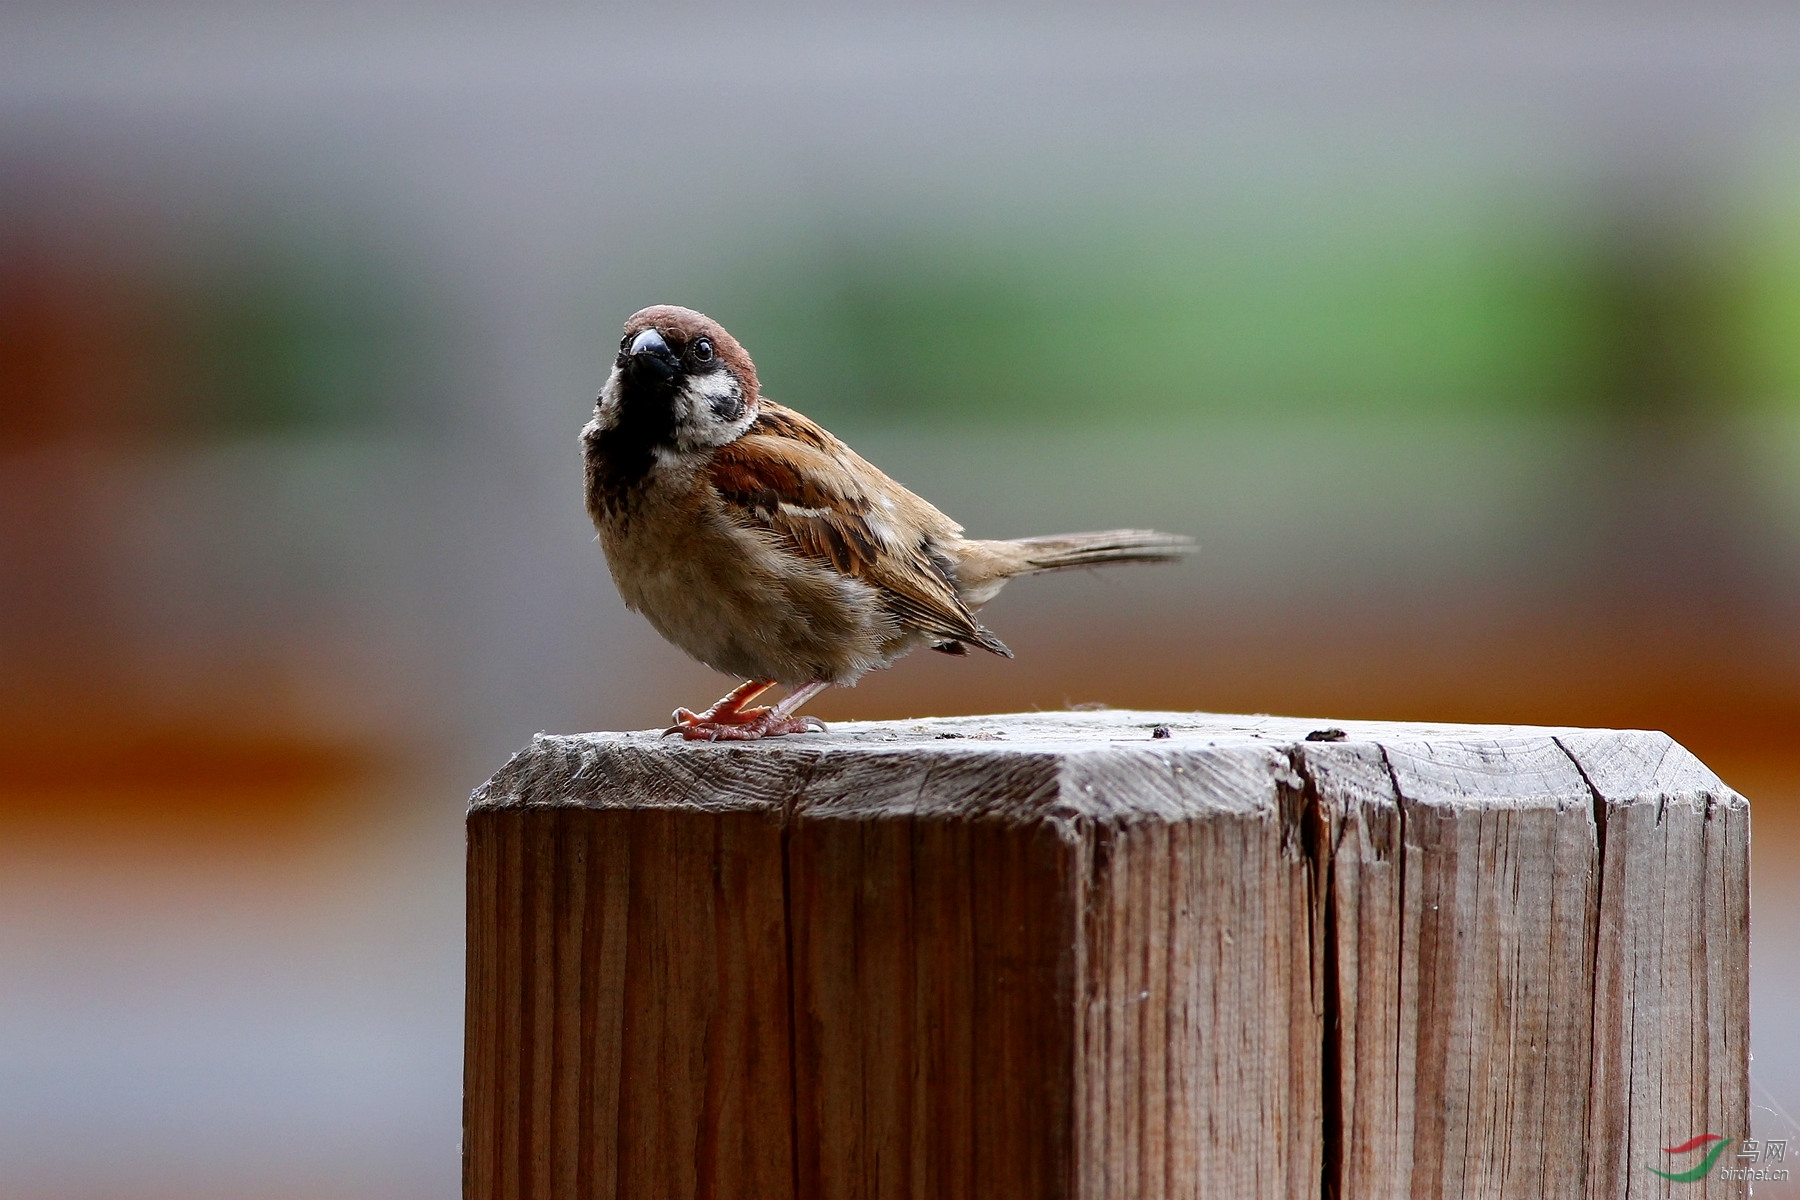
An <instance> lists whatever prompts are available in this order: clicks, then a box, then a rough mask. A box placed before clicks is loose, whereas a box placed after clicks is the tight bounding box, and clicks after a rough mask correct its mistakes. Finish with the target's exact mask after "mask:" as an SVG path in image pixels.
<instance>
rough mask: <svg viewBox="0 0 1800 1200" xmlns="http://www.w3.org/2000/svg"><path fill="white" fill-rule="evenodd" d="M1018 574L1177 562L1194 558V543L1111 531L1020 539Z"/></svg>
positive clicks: (1147, 531)
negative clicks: (1112, 565)
mask: <svg viewBox="0 0 1800 1200" xmlns="http://www.w3.org/2000/svg"><path fill="white" fill-rule="evenodd" d="M1011 544H1012V545H1013V546H1015V547H1017V548H1018V551H1019V559H1020V561H1021V566H1020V569H1019V570H1018V571H1017V574H1020V575H1027V574H1035V573H1037V572H1039V571H1062V570H1066V569H1068V568H1071V567H1097V566H1101V565H1103V564H1106V563H1128V562H1142V563H1157V562H1176V561H1178V560H1180V559H1183V558H1186V557H1187V556H1188V555H1190V554H1193V553H1194V552H1195V551H1196V550H1197V549H1198V547H1197V546H1195V545H1194V539H1193V538H1190V537H1182V536H1181V535H1180V534H1175V533H1158V532H1157V531H1156V530H1154V529H1109V530H1107V531H1105V532H1104V533H1059V534H1053V535H1051V536H1050V537H1032V538H1020V539H1019V540H1017V541H1015V542H1013V543H1011Z"/></svg>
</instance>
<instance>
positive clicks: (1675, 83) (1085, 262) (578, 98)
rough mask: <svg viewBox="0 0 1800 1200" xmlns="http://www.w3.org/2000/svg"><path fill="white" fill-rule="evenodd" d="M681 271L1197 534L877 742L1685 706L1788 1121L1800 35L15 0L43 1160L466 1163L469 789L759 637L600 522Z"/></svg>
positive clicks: (1027, 471) (918, 473) (23, 752)
mask: <svg viewBox="0 0 1800 1200" xmlns="http://www.w3.org/2000/svg"><path fill="white" fill-rule="evenodd" d="M655 302H673V303H680V304H686V305H690V306H692V307H696V308H700V309H703V310H705V311H707V312H709V313H710V314H712V315H713V316H715V317H717V318H719V319H720V320H721V321H722V322H723V323H724V324H725V325H726V326H727V327H728V328H730V329H731V330H732V331H733V332H734V333H736V334H737V336H738V337H739V338H740V339H741V340H742V341H743V342H744V343H745V344H746V346H747V347H748V348H749V349H750V351H751V353H752V354H753V355H754V356H755V357H756V361H757V365H758V368H759V371H760V374H761V376H762V379H763V381H764V388H765V391H766V392H767V393H768V394H769V395H771V396H773V397H774V398H776V399H778V400H780V401H782V402H784V403H787V404H791V405H793V406H795V407H798V408H800V409H801V410H803V411H805V412H807V413H809V414H811V415H813V416H816V417H818V418H820V419H821V420H823V421H825V422H826V423H827V424H828V425H830V426H831V427H832V428H833V429H834V430H835V431H836V432H837V433H839V434H840V435H842V436H844V437H845V438H846V439H847V440H849V441H850V442H851V443H852V444H853V445H855V446H856V447H857V448H858V449H859V450H861V451H862V452H863V453H864V454H865V455H867V456H868V457H870V458H872V459H874V460H875V461H876V462H877V463H878V464H880V465H881V466H882V467H883V468H884V469H886V470H887V471H888V472H889V473H890V474H892V475H894V476H895V477H896V478H898V479H899V480H901V481H902V482H904V483H906V484H908V485H909V486H912V487H913V488H915V489H916V490H918V491H920V492H922V493H923V494H924V495H925V496H927V497H928V498H929V499H931V500H932V501H934V502H935V503H937V504H938V505H939V506H940V507H942V508H944V509H945V510H946V511H948V512H950V513H951V514H952V515H954V516H956V517H958V518H959V519H960V520H962V521H963V522H964V523H965V524H966V525H967V526H968V527H969V528H970V531H971V533H973V534H976V535H982V536H1008V535H1018V534H1025V533H1047V532H1058V531H1062V530H1065V529H1081V528H1106V527H1111V526H1119V525H1140V524H1141V525H1156V526H1159V527H1162V528H1166V529H1173V530H1178V531H1182V532H1187V533H1191V534H1193V535H1195V536H1196V537H1197V538H1198V539H1199V540H1200V542H1201V543H1202V547H1203V551H1202V554H1201V556H1200V558H1199V559H1198V560H1197V561H1196V562H1194V563H1193V564H1190V565H1186V566H1182V567H1176V568H1158V569H1154V570H1143V571H1130V572H1123V571H1121V572H1111V573H1106V574H1090V575H1076V576H1074V577H1059V578H1055V579H1046V580H1037V581H1031V582H1028V583H1025V584H1022V585H1020V586H1018V587H1016V588H1014V589H1011V590H1009V592H1008V594H1007V595H1006V597H1005V598H1004V599H1003V600H1001V601H1000V602H998V603H997V604H996V605H995V606H994V607H993V608H992V609H990V610H989V612H988V614H987V615H988V617H989V618H990V619H989V622H988V623H989V624H991V625H992V626H993V627H994V628H995V629H996V630H998V631H999V632H1000V633H1001V634H1002V636H1004V637H1005V638H1006V639H1007V641H1008V642H1009V644H1011V645H1012V647H1013V648H1014V649H1015V650H1016V651H1017V652H1018V660H1017V661H1016V662H1003V661H999V660H993V661H976V660H975V659H973V658H971V659H966V660H955V659H947V658H943V657H942V656H936V655H920V656H916V657H915V658H914V659H911V660H908V661H906V662H905V663H903V664H901V665H900V666H898V667H896V668H895V669H894V670H893V671H891V672H888V673H886V674H884V675H877V676H873V677H871V678H869V679H867V680H865V681H864V683H863V685H862V686H861V687H860V688H858V689H856V690H855V691H852V692H840V693H836V694H832V695H828V696H827V697H825V698H824V699H823V700H822V701H821V702H820V703H818V704H817V705H815V706H814V708H815V709H816V711H818V712H819V713H820V715H822V716H825V717H828V718H829V717H834V716H835V717H852V716H855V717H886V716H903V715H916V714H923V713H952V712H978V711H1004V710H1011V709H1023V708H1033V707H1038V708H1060V707H1063V706H1066V705H1068V704H1073V703H1081V702H1104V703H1109V704H1114V705H1119V706H1130V707H1166V708H1206V709H1215V710H1223V711H1268V712H1285V713H1297V714H1311V715H1319V716H1326V717H1394V718H1432V719H1443V720H1495V721H1518V722H1542V723H1582V724H1593V725H1614V726H1620V725H1625V726H1648V727H1654V728H1663V729H1667V730H1668V731H1669V732H1671V733H1672V734H1673V735H1674V736H1676V737H1677V738H1678V739H1680V740H1682V741H1683V742H1684V743H1686V744H1687V745H1688V746H1689V747H1690V748H1692V749H1693V750H1695V751H1696V752H1697V753H1699V754H1700V755H1701V756H1702V757H1704V758H1705V759H1706V760H1707V761H1708V762H1709V763H1710V764H1711V765H1713V766H1714V767H1715V769H1717V770H1718V771H1719V772H1720V773H1721V774H1722V775H1723V776H1724V777H1725V779H1726V780H1727V781H1728V782H1730V783H1732V784H1733V785H1734V786H1736V787H1737V788H1738V789H1739V790H1741V791H1743V792H1745V793H1746V794H1747V795H1749V796H1750V798H1751V800H1752V801H1753V803H1754V806H1755V807H1754V813H1755V822H1756V825H1755V829H1756V834H1755V849H1754V854H1755V863H1754V873H1755V874H1754V880H1755V889H1756V896H1755V901H1754V905H1755V908H1754V914H1755V916H1754V921H1755V925H1754V931H1753V938H1754V955H1755V966H1754V972H1753V981H1752V993H1753V1004H1754V1017H1753V1019H1754V1034H1753V1038H1754V1053H1755V1062H1754V1064H1753V1074H1754V1077H1755V1100H1756V1104H1757V1109H1756V1122H1757V1126H1758V1129H1757V1132H1758V1133H1759V1134H1760V1135H1761V1136H1764V1137H1782V1136H1787V1137H1790V1138H1791V1139H1793V1141H1794V1143H1795V1145H1797V1146H1800V1128H1796V1127H1795V1125H1794V1124H1793V1121H1792V1120H1791V1118H1789V1117H1788V1116H1787V1115H1786V1114H1788V1113H1793V1112H1796V1111H1800V1032H1797V1026H1800V1022H1796V1020H1795V1018H1796V1016H1797V1015H1800V1009H1797V1007H1796V1003H1795V1001H1794V999H1793V997H1794V996H1795V995H1796V994H1800V915H1797V914H1800V621H1797V620H1796V616H1797V615H1800V10H1796V9H1795V8H1794V7H1793V6H1792V5H1791V4H1782V5H1775V4H1771V5H1767V6H1760V7H1759V6H1754V5H1742V6H1718V5H1701V4H1698V3H1683V4H1664V5H1650V6H1646V5H1632V6H1626V5H1610V6H1609V5H1601V6H1591V7H1587V8H1584V9H1583V10H1581V11H1579V12H1574V11H1566V10H1565V9H1564V8H1562V7H1560V6H1549V5H1523V6H1508V7H1507V8H1506V9H1505V10H1504V11H1500V10H1491V11H1489V10H1476V9H1468V8H1452V7H1447V6H1434V7H1421V6H1401V5H1394V6H1381V5H1361V6H1357V7H1354V8H1347V7H1344V6H1326V5H1288V4H1281V5H1272V6H1270V5H1264V6H1250V5H1241V6H1222V7H1212V8H1205V9H1196V10H1192V11H1187V10H1181V11H1177V10H1175V9H1157V8H1148V7H1109V8H1106V9H1104V10H1102V9H1099V8H1095V9H1092V10H1084V9H1078V8H1073V7H1069V8H1056V7H1051V8H1030V9H1027V8H1024V7H1017V8H1000V7H992V8H985V9H980V10H971V9H967V8H964V7H961V6H949V5H942V6H929V5H914V6H909V7H899V8H891V9H887V10H877V9H873V8H869V9H862V10H858V11H856V12H840V11H836V10H832V9H827V8H825V7H822V6H821V7H818V8H812V7H807V6H804V5H799V4H790V5H783V6H772V7H766V8H762V9H759V10H757V11H754V12H752V11H747V10H740V9H730V10H728V9H718V8H710V7H705V6H702V5H697V4H696V5H664V6H658V7H654V8H643V7H636V8H630V7H627V8H616V9H593V8H587V7H575V6H568V7H555V6H535V7H516V8H508V9H498V10H497V9H488V8H477V7H473V6H469V7H455V6H446V5H432V4H422V3H421V4H401V3H389V4H378V5H366V6H349V5H337V4H314V5H306V6H297V5H285V6H284V5H273V4H263V5H230V6H227V5H219V4H208V3H185V4H183V3H171V2H169V0H149V2H147V3H142V4H137V5H131V6H125V5H109V4H102V3H85V4H84V3H74V4H54V5H52V4H14V5H8V6H6V7H5V8H3V9H0V1197H4V1198H7V1200H11V1198H15V1197H16V1198H19V1200H25V1198H31V1200H51V1198H60V1197H71V1198H73V1197H86V1198H110V1197H120V1198H125V1197H132V1198H150V1197H170V1198H175V1197H180V1198H184V1200H204V1198H208V1197H221V1198H222V1197H241V1196H246V1195H256V1196H268V1197H318V1198H326V1197H348V1196H355V1197H368V1198H376V1197H381V1198H386V1197H394V1198H399V1197H442V1196H448V1195H453V1194H455V1193H456V1191H457V1186H458V1182H457V1181H458V1179H459V1166H458V1140H459V1136H460V1113H459V1105H460V1076H459V1072H460V1061H461V1024H460V1023H461V987H462V983H461V965H462V951H461V928H462V926H461V920H462V910H461V904H462V892H461V887H462V882H461V880H462V874H461V870H462V867H461V858H460V854H461V823H460V822H461V813H462V804H463V800H464V798H465V797H466V795H467V792H468V790H469V789H470V788H471V787H472V786H473V785H474V784H476V783H478V782H480V780H481V779H482V778H484V777H485V776H486V775H488V774H489V773H491V771H492V770H494V769H495V768H496V767H497V766H498V765H499V764H500V763H501V762H502V761H504V759H505V757H506V755H507V754H508V753H509V752H510V751H511V750H513V749H514V748H516V747H517V746H519V745H520V744H522V743H523V742H524V741H525V740H526V739H527V738H528V737H529V736H530V735H531V734H532V733H533V732H534V731H536V730H540V729H549V730H560V731H567V730H575V729H589V728H598V727H611V728H619V727H627V728H639V727H646V726H650V725H655V724H659V723H660V722H661V721H662V719H663V717H664V715H665V714H667V713H668V712H669V710H670V709H671V708H673V707H674V706H675V705H677V704H688V705H690V706H697V705H698V704H700V703H703V702H708V701H710V700H711V699H712V698H713V697H715V696H716V695H718V694H719V693H721V692H723V691H724V690H725V689H726V688H727V687H728V686H729V684H730V682H731V681H727V680H724V679H721V678H718V677H715V676H713V675H712V674H711V673H710V672H708V671H707V670H705V669H704V668H701V667H698V666H695V665H693V664H691V663H689V662H687V661H686V660H684V659H683V658H682V657H681V656H680V655H679V653H678V652H676V651H675V650H673V649H671V648H669V647H667V646H665V645H664V644H662V643H661V642H660V641H659V640H658V639H657V638H656V636H655V635H654V633H653V632H652V631H651V630H650V629H649V627H648V626H647V625H646V624H644V623H643V622H642V621H641V619H639V618H637V617H635V616H632V615H631V614H628V613H626V612H625V611H624V609H623V608H622V606H621V604H620V603H619V600H618V598H617V596H616V594H615V593H614V591H613V589H612V586H611V583H610V581H609V579H608V577H607V574H606V569H605V565H604V562H603V560H602V558H601V555H600V552H599V549H598V547H597V546H595V545H594V544H593V539H592V531H591V529H590V528H589V527H588V525H587V523H586V518H585V516H584V514H583V512H582V505H581V498H580V470H579V465H578V456H577V449H576V441H575V434H576V431H577V429H578V428H579V427H580V425H581V423H582V422H583V421H584V420H585V419H586V416H587V413H588V410H589V408H590V407H591V405H592V402H593V397H594V395H595V393H596V391H597V390H598V387H599V385H600V382H601V380H602V379H603V377H604V373H605V371H606V369H607V366H608V363H609V361H610V358H611V354H612V352H613V349H614V347H615V345H616V341H617V330H618V327H619V325H620V323H621V322H622V321H623V320H624V318H625V317H626V316H627V315H629V314H630V313H631V312H632V311H634V310H636V309H637V308H639V307H642V306H643V305H646V304H650V303H655ZM1690 1132H1691V1131H1690ZM1714 1132H1720V1133H1724V1134H1728V1135H1733V1136H1736V1135H1737V1134H1738V1133H1739V1132H1740V1131H1733V1130H1723V1131H1714ZM1759 1194H1774V1195H1780V1194H1800V1191H1792V1190H1790V1191H1789V1192H1787V1193H1783V1192H1781V1191H1780V1190H1778V1189H1776V1190H1770V1191H1768V1192H1765V1193H1759Z"/></svg>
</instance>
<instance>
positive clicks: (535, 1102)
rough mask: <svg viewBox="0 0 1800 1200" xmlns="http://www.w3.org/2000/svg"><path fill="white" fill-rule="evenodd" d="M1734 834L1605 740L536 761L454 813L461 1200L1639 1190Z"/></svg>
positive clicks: (1700, 1001)
mask: <svg viewBox="0 0 1800 1200" xmlns="http://www.w3.org/2000/svg"><path fill="white" fill-rule="evenodd" d="M1159 725H1161V726H1166V727H1167V728H1168V730H1169V733H1170V734H1171V736H1169V737H1153V736H1152V732H1153V730H1154V729H1155V727H1156V726H1159ZM1334 728H1335V729H1339V730H1342V731H1343V734H1344V736H1343V737H1342V738H1341V739H1339V740H1323V741H1320V740H1311V741H1309V740H1307V735H1308V734H1309V733H1313V732H1315V731H1320V733H1321V736H1324V737H1328V738H1335V734H1331V733H1328V732H1325V731H1328V730H1331V729H1334ZM1747 837H1748V809H1747V806H1746V805H1745V803H1744V801H1743V800H1742V798H1741V797H1739V796H1737V795H1736V794H1735V793H1733V792H1731V791H1730V790H1729V789H1727V788H1725V787H1724V785H1722V784H1720V783H1719V782H1718V780H1717V779H1716V778H1714V777H1713V776H1712V775H1711V774H1710V773H1709V772H1706V771H1705V769H1704V768H1703V767H1701V766H1700V765H1699V764H1698V763H1696V762H1694V761H1693V760H1692V758H1691V756H1688V755H1686V752H1685V751H1681V750H1680V748H1679V747H1675V746H1674V744H1673V743H1671V742H1669V741H1668V739H1666V738H1663V737H1662V736H1661V735H1652V734H1641V733H1617V732H1609V731H1575V730H1542V729H1525V728H1512V727H1505V728H1502V727H1487V728H1483V727H1467V726H1418V725H1388V724H1376V723H1367V724H1359V723H1354V722H1341V721H1340V722H1325V721H1303V720H1292V719H1281V718H1266V717H1256V718H1252V717H1219V716H1210V715H1206V714H1191V713H1189V714H1172V713H1122V712H1097V713H1079V714H1029V715H1020V716H1003V717H981V718H960V719H952V720H934V721H915V722H887V723H871V724H858V725H847V726H846V725H840V726H838V727H836V728H835V729H834V730H833V731H832V733H831V734H829V735H825V736H804V737H794V738H787V739H782V740H780V741H777V742H767V743H752V744H747V745H736V746H707V745H697V744H692V743H671V742H666V741H664V740H662V739H660V738H657V737H654V736H652V735H646V734H597V735H589V736H584V737H542V736H540V738H538V739H537V740H536V741H534V743H533V744H532V745H531V746H529V747H527V748H526V749H525V750H524V751H522V752H521V753H520V754H519V755H517V756H515V758H514V759H513V761H512V762H510V763H508V764H507V766H506V767H505V768H504V769H503V770H502V771H501V772H500V773H499V774H497V775H496V776H495V778H494V779H493V780H491V781H489V783H488V784H486V785H484V787H483V788H482V789H480V790H478V791H477V793H476V795H475V797H474V802H473V804H472V806H471V811H470V817H469V948H468V954H469V963H468V995H467V1003H468V1016H467V1061H466V1068H465V1110H466V1111H465V1153H464V1171H465V1179H464V1194H465V1196H466V1197H507V1198H511V1197H547V1196H581V1197H587V1196H609V1197H626V1196H645V1195H657V1196H796V1197H798V1196H808V1197H812V1196H821V1197H823V1196H830V1197H836V1196H855V1197H937V1196H945V1197H953V1196H976V1195H980V1196H995V1195H1009V1196H1010V1195H1018V1196H1084V1197H1102V1196H1105V1197H1111V1196H1211V1195H1221V1196H1233V1197H1235V1196H1277V1195H1279V1196H1289V1195H1313V1194H1317V1195H1322V1196H1344V1197H1357V1196H1374V1197H1386V1196H1401V1195H1411V1196H1452V1195H1483V1196H1486V1195H1495V1196H1595V1197H1599V1196H1613V1195H1621V1196H1622V1195H1647V1194H1656V1195H1661V1194H1668V1193H1667V1192H1665V1191H1663V1190H1659V1189H1660V1188H1661V1186H1662V1182H1663V1181H1662V1180H1661V1179H1660V1178H1659V1177H1657V1176H1655V1175H1653V1174H1651V1173H1650V1171H1649V1170H1648V1169H1647V1167H1648V1166H1649V1165H1652V1164H1654V1165H1662V1163H1663V1159H1662V1158H1661V1157H1658V1154H1659V1152H1658V1151H1657V1149H1656V1148H1657V1147H1659V1146H1661V1145H1669V1144H1674V1143H1675V1142H1677V1141H1681V1140H1685V1139H1686V1138H1687V1137H1690V1136H1692V1135H1693V1134H1694V1133H1697V1132H1717V1133H1721V1134H1723V1135H1725V1136H1734V1137H1735V1136H1741V1135H1742V1133H1743V1132H1745V1130H1744V1129H1743V1126H1744V1125H1745V1123H1746V1117H1745V1113H1746V1095H1747V1088H1748V1074H1747V1055H1746V1043H1745V1034H1746V1032H1747V1025H1748V1006H1747V994H1746V991H1745V986H1746V983H1745V978H1746V974H1747V972H1746V970H1745V964H1746V963H1747V958H1748V940H1747V931H1748V886H1747V885H1748V880H1747V865H1746V864H1747V861H1748V858H1747V845H1748V842H1747ZM1695 1122H1697V1124H1694V1127H1693V1128H1692V1129H1689V1128H1688V1125H1689V1124H1690V1123H1695ZM1702 1127H1704V1128H1702ZM1679 1165H1688V1164H1686V1163H1682V1164H1679ZM1691 1188H1692V1189H1712V1190H1690V1191H1688V1192H1684V1193H1681V1194H1706V1195H1713V1194H1726V1193H1729V1194H1740V1193H1741V1190H1742V1188H1741V1185H1737V1190H1735V1191H1734V1190H1733V1189H1732V1187H1731V1186H1730V1185H1721V1184H1719V1183H1717V1181H1716V1180H1715V1181H1712V1182H1709V1183H1706V1184H1695V1185H1691Z"/></svg>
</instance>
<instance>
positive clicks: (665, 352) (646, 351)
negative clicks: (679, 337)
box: [624, 329, 676, 383]
mask: <svg viewBox="0 0 1800 1200" xmlns="http://www.w3.org/2000/svg"><path fill="white" fill-rule="evenodd" d="M624 357H625V364H624V365H625V368H626V369H627V370H629V371H630V372H631V373H632V374H634V375H641V376H645V377H648V378H651V379H655V380H658V381H661V382H665V383H666V382H667V381H669V380H671V379H673V378H675V367H676V358H675V352H674V351H673V350H671V349H669V343H667V342H665V341H663V339H662V334H660V333H658V332H656V330H654V329H646V330H644V332H642V333H640V334H638V335H637V336H636V337H634V338H632V339H631V345H630V346H628V347H626V350H625V356H624Z"/></svg>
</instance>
